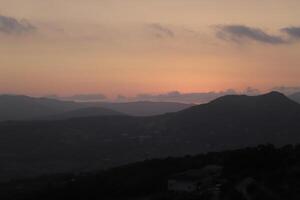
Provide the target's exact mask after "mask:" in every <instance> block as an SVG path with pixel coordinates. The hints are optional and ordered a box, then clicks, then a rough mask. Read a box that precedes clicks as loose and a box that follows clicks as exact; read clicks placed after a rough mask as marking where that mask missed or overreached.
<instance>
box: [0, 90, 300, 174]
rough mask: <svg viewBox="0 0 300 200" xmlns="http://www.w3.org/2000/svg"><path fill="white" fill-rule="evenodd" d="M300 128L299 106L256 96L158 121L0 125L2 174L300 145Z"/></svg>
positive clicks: (122, 119)
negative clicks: (253, 147)
mask: <svg viewBox="0 0 300 200" xmlns="http://www.w3.org/2000/svg"><path fill="white" fill-rule="evenodd" d="M299 121H300V105H299V104H297V103H295V102H293V101H292V100H290V99H288V98H287V97H285V96H284V95H282V94H280V93H277V92H272V93H268V94H265V95H260V96H256V97H249V96H225V97H221V98H219V99H217V100H215V101H212V102H210V103H208V104H204V105H198V106H194V107H191V108H188V109H186V110H183V111H180V112H177V113H170V114H165V115H160V116H153V117H130V116H102V117H87V118H78V119H69V120H54V121H44V122H43V121H38V122H2V123H0V132H1V140H0V152H1V154H0V156H1V157H0V158H1V160H2V161H3V170H2V173H1V174H0V175H1V176H2V178H9V177H11V176H23V175H24V174H25V175H28V176H33V175H38V174H41V173H42V172H43V173H55V172H67V171H72V170H73V171H86V170H92V169H94V168H107V167H112V166H117V165H120V164H125V163H129V162H133V161H138V160H143V159H146V158H157V157H167V156H182V155H185V154H196V153H200V152H208V151H220V150H224V149H234V148H240V147H245V146H256V145H258V144H265V143H272V144H275V145H285V144H291V143H292V144H295V143H299V142H300V135H299V130H300V124H299ZM16 163H17V165H16ZM49 166H51V167H49ZM17 172H18V173H17ZM24 172H26V173H24Z"/></svg>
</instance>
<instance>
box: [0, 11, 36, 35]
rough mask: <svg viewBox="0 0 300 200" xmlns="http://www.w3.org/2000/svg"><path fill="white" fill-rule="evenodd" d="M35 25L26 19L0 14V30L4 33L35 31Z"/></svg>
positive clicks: (17, 33)
mask: <svg viewBox="0 0 300 200" xmlns="http://www.w3.org/2000/svg"><path fill="white" fill-rule="evenodd" d="M35 30H36V27H35V26H33V25H32V24H30V23H29V22H28V21H27V20H17V19H15V18H13V17H7V16H3V15H0V32H1V33H4V34H9V35H12V34H15V35H19V34H24V33H28V32H32V31H35Z"/></svg>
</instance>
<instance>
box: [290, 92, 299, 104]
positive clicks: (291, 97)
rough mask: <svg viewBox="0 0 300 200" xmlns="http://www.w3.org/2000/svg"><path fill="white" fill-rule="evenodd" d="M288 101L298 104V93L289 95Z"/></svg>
mask: <svg viewBox="0 0 300 200" xmlns="http://www.w3.org/2000/svg"><path fill="white" fill-rule="evenodd" d="M289 98H290V99H292V100H294V101H296V102H298V103H300V92H297V93H294V94H291V95H290V96H289Z"/></svg>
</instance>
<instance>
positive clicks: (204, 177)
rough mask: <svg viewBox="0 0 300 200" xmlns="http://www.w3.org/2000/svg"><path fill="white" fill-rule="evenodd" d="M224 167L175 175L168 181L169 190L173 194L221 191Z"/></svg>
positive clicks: (210, 166) (216, 166) (211, 166)
mask: <svg viewBox="0 0 300 200" xmlns="http://www.w3.org/2000/svg"><path fill="white" fill-rule="evenodd" d="M221 172H222V167H221V166H218V165H208V166H206V167H204V168H202V169H192V170H188V171H185V172H182V173H179V174H174V175H173V176H171V177H170V178H169V180H168V190H169V191H171V192H187V193H192V192H202V191H207V190H214V191H217V190H219V187H220V186H221V182H220V180H219V177H220V175H221Z"/></svg>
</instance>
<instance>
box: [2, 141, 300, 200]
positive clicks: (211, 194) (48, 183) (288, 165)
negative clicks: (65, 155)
mask: <svg viewBox="0 0 300 200" xmlns="http://www.w3.org/2000/svg"><path fill="white" fill-rule="evenodd" d="M209 166H218V168H219V169H221V171H220V173H219V174H218V175H215V174H213V173H211V172H209V171H206V172H207V173H204V176H198V177H197V178H194V179H193V180H194V181H195V180H196V181H198V182H202V183H203V184H202V185H200V186H199V187H198V188H197V190H195V191H189V192H183V191H180V190H177V191H176V190H172V191H170V186H169V189H168V181H170V180H171V179H172V178H174V175H175V174H178V173H181V174H182V172H186V171H188V170H190V171H191V170H194V171H195V170H200V169H204V168H206V169H207V168H209ZM213 168H216V167H213ZM181 176H182V175H181ZM0 189H1V199H6V200H18V199H19V200H21V199H22V200H64V199H73V200H88V199H149V200H152V199H153V200H169V199H176V200H177V199H178V200H181V199H182V200H183V199H201V200H209V199H226V200H235V199H236V200H244V199H245V200H259V199H262V200H268V199H274V200H277V199H282V200H290V199H293V200H294V199H295V200H297V199H300V145H296V146H293V145H288V146H284V147H281V148H275V147H274V146H273V145H261V146H258V147H253V148H244V149H240V150H232V151H223V152H219V153H207V154H200V155H196V156H185V157H179V158H172V157H169V158H165V159H154V160H145V161H143V162H138V163H134V164H130V165H126V166H123V167H117V168H113V169H109V170H105V171H98V172H94V173H88V174H64V175H63V174H62V175H55V176H48V177H47V176H45V177H40V178H35V179H30V180H19V181H11V182H9V183H3V184H1V185H0Z"/></svg>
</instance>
